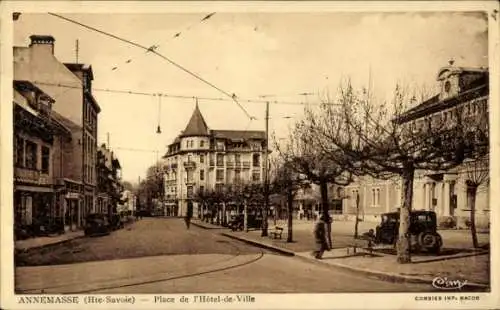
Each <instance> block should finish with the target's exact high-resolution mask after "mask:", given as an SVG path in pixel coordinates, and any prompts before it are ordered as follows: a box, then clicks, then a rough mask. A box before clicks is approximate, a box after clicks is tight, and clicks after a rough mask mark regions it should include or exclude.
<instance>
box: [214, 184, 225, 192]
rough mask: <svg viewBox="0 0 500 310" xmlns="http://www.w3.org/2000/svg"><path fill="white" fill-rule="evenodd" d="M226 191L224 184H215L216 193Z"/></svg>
mask: <svg viewBox="0 0 500 310" xmlns="http://www.w3.org/2000/svg"><path fill="white" fill-rule="evenodd" d="M223 189H224V184H220V183H219V184H215V191H216V192H222V190H223Z"/></svg>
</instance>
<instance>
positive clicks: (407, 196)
mask: <svg viewBox="0 0 500 310" xmlns="http://www.w3.org/2000/svg"><path fill="white" fill-rule="evenodd" d="M414 174H415V169H414V168H413V167H411V168H407V169H406V170H405V171H404V172H403V175H402V178H403V190H402V200H403V205H402V206H401V209H400V214H399V237H398V240H397V262H398V263H400V264H409V263H411V254H410V250H411V236H410V234H409V233H408V229H409V227H410V212H411V205H412V200H413V177H414Z"/></svg>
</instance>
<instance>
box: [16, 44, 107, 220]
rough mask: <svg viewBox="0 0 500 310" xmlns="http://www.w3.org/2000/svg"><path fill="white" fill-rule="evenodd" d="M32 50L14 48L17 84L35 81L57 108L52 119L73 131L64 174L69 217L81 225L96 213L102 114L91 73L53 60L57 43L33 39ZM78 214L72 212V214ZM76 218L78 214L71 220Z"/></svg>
mask: <svg viewBox="0 0 500 310" xmlns="http://www.w3.org/2000/svg"><path fill="white" fill-rule="evenodd" d="M30 39H31V43H30V45H29V46H27V47H25V46H15V47H14V79H15V80H24V81H31V82H32V83H33V84H34V85H36V86H37V87H38V88H40V89H42V90H43V91H44V92H45V93H47V94H48V95H49V96H51V97H53V98H54V99H55V101H56V102H57V104H55V105H54V107H53V112H54V113H53V114H54V116H55V118H57V120H58V121H59V122H60V123H63V124H65V126H66V127H67V128H69V129H71V139H70V141H69V142H68V144H67V145H66V146H65V147H62V148H61V150H62V151H63V153H64V154H63V155H64V156H65V157H69V158H66V159H65V160H64V161H63V162H64V167H63V169H62V174H63V181H61V185H64V187H65V189H64V190H62V192H65V193H66V195H65V199H64V201H63V202H62V204H63V206H62V208H63V209H64V210H66V211H64V213H65V214H66V217H67V218H68V219H69V218H71V219H72V220H71V221H72V222H75V225H76V226H81V224H82V223H83V218H84V217H85V214H88V213H90V212H94V211H95V196H96V189H95V188H96V183H97V176H96V161H97V159H96V157H97V142H96V137H97V115H98V113H99V112H100V108H99V105H98V104H97V102H96V100H95V98H94V97H93V96H92V86H91V82H92V80H93V73H92V68H91V67H90V66H88V65H83V64H64V63H62V62H60V61H59V60H58V59H57V58H56V57H55V55H54V47H55V46H54V42H55V39H54V38H53V37H52V36H50V35H32V36H30ZM72 210H73V211H72ZM72 214H76V215H72Z"/></svg>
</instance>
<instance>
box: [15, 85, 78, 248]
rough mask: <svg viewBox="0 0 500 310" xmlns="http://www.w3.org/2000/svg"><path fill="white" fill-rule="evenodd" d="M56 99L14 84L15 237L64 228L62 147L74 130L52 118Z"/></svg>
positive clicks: (26, 86)
mask: <svg viewBox="0 0 500 310" xmlns="http://www.w3.org/2000/svg"><path fill="white" fill-rule="evenodd" d="M54 102H55V100H54V99H53V98H52V97H50V96H49V95H47V94H46V93H45V92H43V91H42V90H41V89H40V88H38V87H36V86H35V85H34V84H33V83H31V82H29V81H19V80H18V81H14V106H13V112H14V139H13V142H14V143H13V147H14V152H13V153H14V160H13V162H14V219H15V221H14V223H15V227H16V230H15V232H16V237H17V238H22V237H23V235H24V237H26V236H28V235H32V236H33V235H38V234H43V233H46V232H48V231H49V230H50V228H49V227H55V226H59V228H60V229H63V228H64V224H65V222H64V209H63V208H62V207H61V204H60V203H59V202H60V198H61V193H62V192H63V191H61V184H62V182H61V181H62V174H61V169H60V167H61V166H62V165H63V159H62V157H61V156H60V149H61V145H63V144H65V143H67V142H68V141H69V140H70V139H71V131H70V130H69V129H68V128H67V127H65V126H64V125H63V124H61V123H59V122H58V121H57V120H55V119H54V118H53V115H52V105H53V104H54Z"/></svg>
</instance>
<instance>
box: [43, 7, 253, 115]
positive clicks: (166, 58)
mask: <svg viewBox="0 0 500 310" xmlns="http://www.w3.org/2000/svg"><path fill="white" fill-rule="evenodd" d="M48 14H49V15H52V16H55V17H57V18H60V19H63V20H65V21H67V22H70V23H73V24H76V25H79V26H81V27H84V28H86V29H89V30H92V31H95V32H98V33H100V34H102V35H105V36H109V37H111V38H113V39H116V40H119V41H122V42H125V43H127V44H130V45H133V46H135V47H138V48H141V49H144V50H146V51H149V52H151V53H153V54H155V55H157V56H158V57H160V58H162V59H164V60H166V61H167V62H169V63H170V64H172V65H174V66H175V67H177V68H179V69H181V70H182V71H184V72H186V73H187V74H189V75H191V76H193V77H194V78H196V79H197V80H199V81H201V82H203V83H205V84H207V85H209V86H210V87H212V88H214V89H216V90H218V91H219V92H221V93H222V94H224V95H226V96H227V97H229V98H231V99H232V101H233V102H234V103H236V104H237V105H238V106H239V107H240V109H241V110H242V111H243V112H244V113H245V115H246V116H247V117H248V118H250V119H251V118H254V117H253V116H251V115H250V114H249V113H248V111H247V110H246V109H245V108H244V107H243V106H242V105H241V104H240V103H239V102H238V97H237V96H236V94H234V93H233V94H229V93H228V92H226V91H225V90H223V89H221V88H219V87H217V86H216V85H214V84H213V83H211V82H209V81H207V80H205V79H204V78H202V77H201V76H199V75H198V74H196V73H194V72H191V71H190V70H188V69H186V68H184V67H183V66H181V65H180V64H178V63H177V62H175V61H173V60H171V59H170V58H168V57H166V56H164V55H162V54H160V53H159V52H158V51H156V48H157V47H156V46H154V45H153V46H150V47H146V46H144V45H141V44H139V43H136V42H133V41H130V40H127V39H124V38H121V37H118V36H116V35H114V34H111V33H109V32H106V31H103V30H100V29H97V28H94V27H92V26H88V25H85V24H83V23H80V22H78V21H76V20H73V19H70V18H67V17H64V16H62V15H58V14H55V13H50V12H49V13H48Z"/></svg>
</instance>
